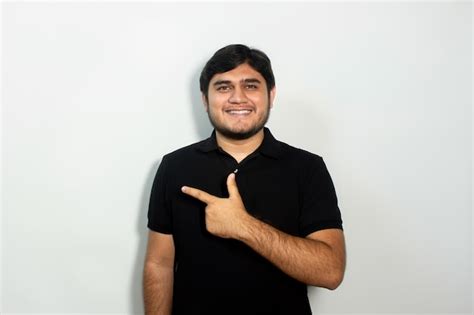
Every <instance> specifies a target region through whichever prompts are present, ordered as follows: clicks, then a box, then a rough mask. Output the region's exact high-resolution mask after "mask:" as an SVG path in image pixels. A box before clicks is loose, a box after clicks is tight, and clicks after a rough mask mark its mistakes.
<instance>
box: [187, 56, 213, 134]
mask: <svg viewBox="0 0 474 315" xmlns="http://www.w3.org/2000/svg"><path fill="white" fill-rule="evenodd" d="M203 67H204V63H203V64H202V66H201V67H200V68H198V69H196V71H194V73H193V76H192V78H191V82H190V87H191V93H190V98H191V99H190V103H191V112H192V114H193V117H194V124H195V130H196V134H197V135H198V137H199V139H206V138H208V137H209V136H210V135H211V133H212V130H213V127H212V125H211V123H210V122H209V118H208V117H207V112H206V108H205V107H204V104H203V102H202V97H201V90H200V88H199V77H200V76H201V69H202V68H203Z"/></svg>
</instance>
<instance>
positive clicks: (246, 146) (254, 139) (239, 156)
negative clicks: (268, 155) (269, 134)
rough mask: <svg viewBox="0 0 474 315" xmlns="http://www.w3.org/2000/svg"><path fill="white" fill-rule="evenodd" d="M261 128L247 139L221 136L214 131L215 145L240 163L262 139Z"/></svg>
mask: <svg viewBox="0 0 474 315" xmlns="http://www.w3.org/2000/svg"><path fill="white" fill-rule="evenodd" d="M263 135H264V132H263V128H262V130H260V131H259V132H257V133H256V134H255V135H253V136H251V137H250V138H247V139H242V140H235V139H230V138H227V137H225V136H223V135H222V134H221V133H219V131H216V140H217V145H218V146H220V147H221V148H222V149H223V150H224V151H225V152H227V153H229V154H230V155H231V156H232V157H233V158H234V159H235V160H236V161H237V162H239V163H240V161H242V160H243V159H245V158H246V157H247V156H248V155H249V154H250V153H252V152H253V151H255V150H256V149H257V148H258V147H259V146H260V144H262V141H263Z"/></svg>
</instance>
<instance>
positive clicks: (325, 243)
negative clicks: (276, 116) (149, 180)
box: [143, 64, 346, 315]
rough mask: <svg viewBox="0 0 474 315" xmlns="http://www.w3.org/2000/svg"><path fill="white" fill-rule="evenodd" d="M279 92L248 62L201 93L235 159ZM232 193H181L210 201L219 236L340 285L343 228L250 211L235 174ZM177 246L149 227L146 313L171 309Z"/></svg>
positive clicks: (259, 134)
mask: <svg viewBox="0 0 474 315" xmlns="http://www.w3.org/2000/svg"><path fill="white" fill-rule="evenodd" d="M274 98H275V88H273V89H271V90H270V91H268V89H267V85H266V82H265V80H264V78H263V77H262V76H261V74H260V73H258V72H257V71H255V70H254V69H253V68H252V67H250V66H249V65H247V64H242V65H240V66H238V67H236V68H235V69H233V70H231V71H228V72H225V73H219V74H216V75H214V77H213V78H212V79H211V81H210V84H209V90H208V97H207V98H206V96H204V95H203V96H202V99H203V103H204V106H205V109H206V111H207V113H208V116H209V120H210V121H211V123H212V124H213V126H214V128H215V129H216V139H217V143H218V145H219V146H220V147H221V148H222V149H223V150H224V151H226V152H227V153H228V154H230V155H231V156H232V157H234V159H235V160H236V161H237V162H240V161H242V160H243V159H244V158H245V157H246V156H248V155H249V154H251V153H252V152H253V151H255V150H256V149H257V148H258V147H259V146H260V144H261V143H262V141H263V136H264V133H263V129H262V128H263V126H264V125H265V123H266V121H267V119H268V117H269V114H270V110H271V108H272V106H273V100H274ZM227 187H228V190H229V198H218V197H215V196H212V195H210V194H208V193H207V192H205V191H201V190H198V189H195V188H192V187H187V186H184V187H183V188H182V191H183V193H185V194H188V195H190V196H192V197H194V198H196V199H198V200H200V201H202V202H204V203H205V204H206V208H205V218H206V228H207V229H208V231H209V232H210V233H212V234H214V235H216V236H219V237H223V238H233V239H236V240H240V241H242V242H244V243H245V244H247V245H248V246H249V247H251V248H252V249H253V250H255V251H256V252H257V253H259V254H260V255H262V256H263V257H265V258H266V259H268V260H269V261H270V262H272V263H273V264H274V265H275V266H277V267H278V268H280V269H281V270H282V271H283V272H285V273H287V274H288V275H290V276H292V277H294V278H295V279H297V280H299V281H301V282H304V283H306V284H309V285H314V286H319V287H324V288H328V289H331V290H333V289H335V288H337V287H338V286H339V285H340V283H341V282H342V279H343V276H344V270H345V261H346V253H345V242H344V235H343V232H342V231H341V230H339V229H327V230H321V231H317V232H314V233H312V234H310V235H307V236H306V237H305V238H303V237H295V236H292V235H289V234H286V233H283V232H281V231H279V230H277V229H275V228H274V227H272V226H270V225H268V224H266V223H264V222H262V221H259V220H258V219H256V218H254V217H252V216H251V215H249V214H248V212H247V210H246V209H245V207H244V205H243V202H242V198H241V197H240V194H239V191H238V187H237V184H236V182H235V175H234V174H231V175H229V177H228V179H227ZM174 257H175V248H174V243H173V237H172V236H171V235H166V234H161V233H157V232H153V231H150V233H149V238H148V247H147V254H146V259H145V267H144V278H143V289H144V300H145V314H147V315H151V314H153V315H169V314H171V307H172V292H173V264H174Z"/></svg>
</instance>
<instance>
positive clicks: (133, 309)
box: [130, 64, 213, 314]
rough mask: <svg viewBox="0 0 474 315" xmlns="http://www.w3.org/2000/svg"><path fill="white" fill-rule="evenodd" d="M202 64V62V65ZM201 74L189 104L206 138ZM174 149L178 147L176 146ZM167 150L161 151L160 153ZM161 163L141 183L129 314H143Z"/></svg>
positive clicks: (200, 135)
mask: <svg viewBox="0 0 474 315" xmlns="http://www.w3.org/2000/svg"><path fill="white" fill-rule="evenodd" d="M202 66H204V64H203V65H202ZM200 74H201V68H199V69H197V70H196V71H195V72H194V73H193V76H192V78H191V81H190V93H189V96H190V104H191V113H192V115H193V117H194V123H195V131H196V134H197V136H198V138H199V139H206V138H208V137H209V136H210V135H211V132H212V130H213V128H212V126H211V124H210V123H209V119H208V117H207V113H206V110H205V108H204V105H203V103H202V101H201V92H200V90H199V76H200ZM173 128H176V126H169V129H170V130H171V132H172V130H173ZM175 149H178V147H176V148H175ZM166 153H168V152H163V153H162V155H164V154H166ZM160 163H161V157H160V160H158V161H156V162H155V163H154V164H153V165H152V167H151V169H150V171H149V172H148V176H147V178H146V182H145V183H144V185H143V191H142V196H141V198H140V205H139V211H138V218H137V233H138V238H139V243H138V248H137V254H136V257H135V264H134V268H133V273H132V275H131V276H132V280H131V288H130V297H131V303H130V313H131V314H143V313H144V307H143V289H142V283H143V281H142V276H143V264H144V260H145V253H146V246H147V239H148V229H147V227H146V225H147V222H148V219H147V214H148V205H149V202H150V192H151V187H152V185H153V180H154V179H155V175H156V171H157V170H158V167H159V165H160Z"/></svg>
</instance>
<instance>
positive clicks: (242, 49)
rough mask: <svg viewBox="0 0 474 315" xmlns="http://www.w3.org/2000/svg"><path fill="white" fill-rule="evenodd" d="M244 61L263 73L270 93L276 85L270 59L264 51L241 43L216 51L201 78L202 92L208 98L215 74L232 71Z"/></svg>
mask: <svg viewBox="0 0 474 315" xmlns="http://www.w3.org/2000/svg"><path fill="white" fill-rule="evenodd" d="M244 63H246V64H248V65H249V66H251V67H252V68H253V69H255V70H256V71H257V72H259V73H260V74H261V75H262V77H263V78H264V79H265V81H266V83H267V90H268V93H270V90H271V89H273V87H274V86H275V77H274V76H273V71H272V65H271V63H270V59H269V58H268V56H267V55H266V54H265V53H264V52H262V51H260V50H258V49H254V48H249V47H247V46H245V45H241V44H234V45H228V46H225V47H223V48H221V49H219V50H218V51H216V52H215V53H214V55H213V56H212V57H211V59H209V61H208V62H207V63H206V65H205V66H204V69H202V72H201V76H200V78H199V87H200V89H201V92H202V93H203V94H204V95H205V96H206V98H207V95H208V90H209V82H210V81H211V79H212V77H213V76H214V75H215V74H217V73H223V72H227V71H230V70H232V69H234V68H236V67H238V66H240V65H241V64H244Z"/></svg>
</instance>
